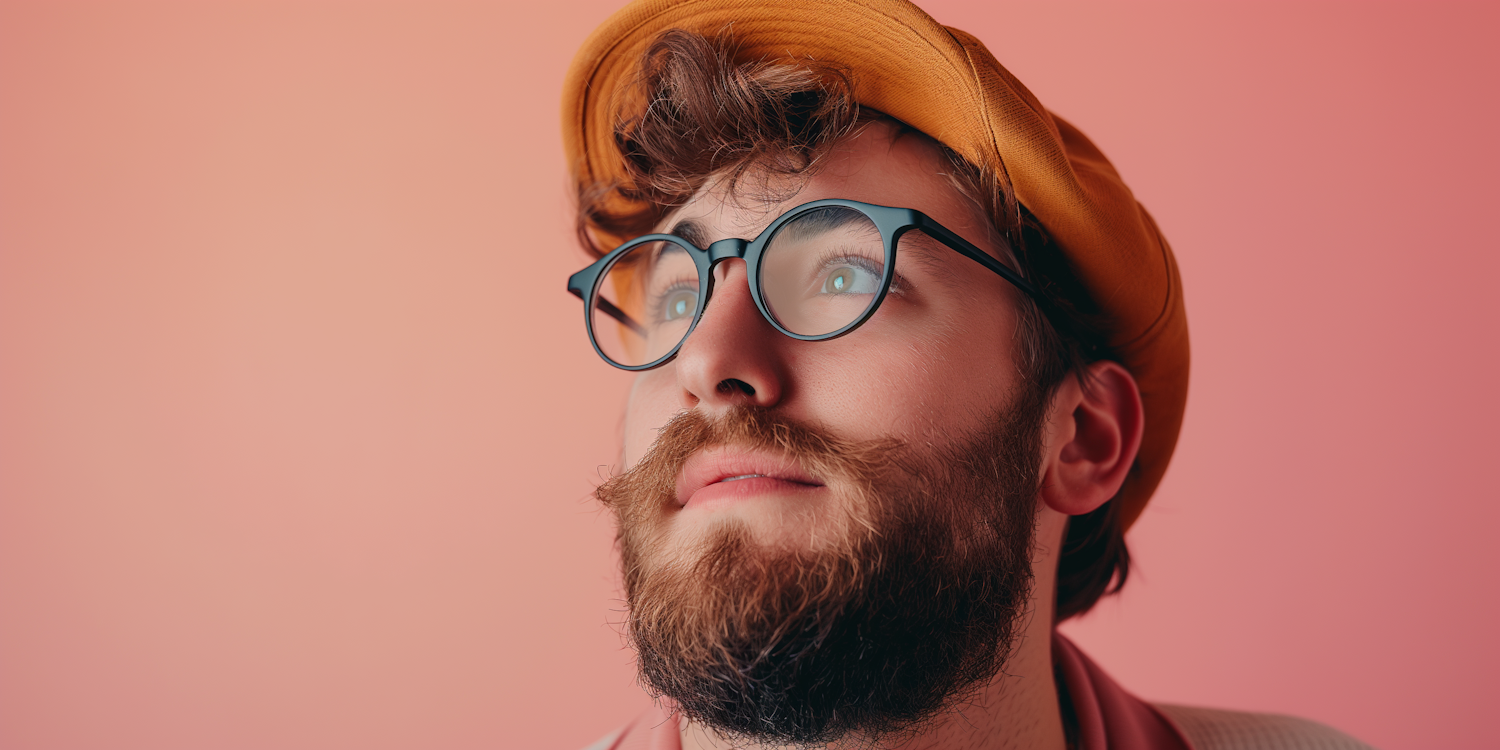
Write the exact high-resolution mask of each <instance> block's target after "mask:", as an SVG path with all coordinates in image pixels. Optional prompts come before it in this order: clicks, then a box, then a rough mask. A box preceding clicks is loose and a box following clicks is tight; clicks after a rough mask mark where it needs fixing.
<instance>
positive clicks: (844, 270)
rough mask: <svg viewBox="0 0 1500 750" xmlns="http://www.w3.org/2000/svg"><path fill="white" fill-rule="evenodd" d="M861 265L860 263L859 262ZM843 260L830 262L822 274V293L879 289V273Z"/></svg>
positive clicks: (863, 292) (848, 292)
mask: <svg viewBox="0 0 1500 750" xmlns="http://www.w3.org/2000/svg"><path fill="white" fill-rule="evenodd" d="M861 265H862V264H861ZM861 265H855V264H854V263H851V262H849V261H848V260H844V261H842V262H835V263H831V264H829V265H828V266H827V267H826V271H825V275H824V276H823V288H822V289H820V290H819V291H820V292H821V293H822V294H874V293H875V292H877V291H879V290H880V274H879V273H875V272H873V271H871V270H870V269H868V268H862V267H861Z"/></svg>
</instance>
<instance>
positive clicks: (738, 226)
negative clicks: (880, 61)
mask: <svg viewBox="0 0 1500 750" xmlns="http://www.w3.org/2000/svg"><path fill="white" fill-rule="evenodd" d="M951 169H952V168H951V165H950V164H949V161H948V159H947V158H946V157H945V156H944V155H943V154H942V152H941V151H940V150H939V147H938V146H937V144H936V142H934V141H933V140H932V139H930V138H927V137H926V136H924V135H922V134H920V133H917V132H915V131H907V132H905V133H903V132H901V131H900V129H899V126H897V125H896V124H895V123H892V122H889V121H884V120H877V121H872V122H868V123H865V124H864V125H862V126H861V127H860V128H859V129H858V130H857V131H856V132H855V133H854V134H852V135H850V136H849V137H847V138H845V139H843V140H842V141H840V142H839V143H838V144H836V145H835V146H834V148H833V149H832V150H831V151H830V152H829V153H828V154H826V155H825V156H824V158H823V159H821V160H820V161H819V163H818V164H817V165H816V166H815V168H814V169H812V170H811V171H810V173H809V174H805V175H798V176H776V177H767V176H765V175H764V174H763V173H762V174H758V173H756V172H755V171H754V170H751V171H750V172H748V173H746V175H745V176H743V177H742V178H741V179H740V180H739V182H738V183H736V184H735V185H733V186H732V188H733V189H731V186H730V185H729V184H727V181H725V180H722V179H720V180H710V182H709V184H707V185H706V186H705V187H704V188H703V189H701V190H699V191H698V193H697V194H696V195H694V196H693V198H692V200H690V201H688V202H687V204H685V205H684V206H682V207H681V208H679V209H678V210H676V211H673V212H672V213H671V214H668V215H667V217H665V218H664V219H663V221H662V222H661V225H660V226H659V227H658V231H667V232H672V233H673V234H678V235H679V236H682V237H683V238H684V239H687V240H689V241H691V242H693V243H694V244H696V245H699V246H700V247H706V246H707V245H708V244H710V243H713V242H715V241H717V240H721V239H725V238H729V237H740V238H744V239H749V238H752V237H754V236H756V235H757V234H759V233H760V232H761V230H763V229H765V227H766V226H767V225H768V224H770V223H771V222H772V221H773V220H774V219H775V218H776V217H777V216H780V215H781V214H782V213H784V212H785V211H787V210H788V209H791V208H794V207H796V206H798V205H801V204H803V203H807V202H809V201H815V200H822V199H824V198H846V199H849V200H857V201H862V202H865V203H874V204H877V205H882V206H899V207H902V208H915V209H917V210H918V211H921V212H923V213H925V214H927V215H928V216H930V217H932V218H933V219H935V220H937V222H938V223H940V224H942V225H943V226H945V227H948V228H949V229H951V230H953V231H955V232H957V233H958V234H960V235H962V236H963V237H964V238H965V239H968V240H969V241H970V242H973V243H975V244H977V245H979V246H980V247H981V248H983V249H984V250H985V251H987V252H989V253H990V254H992V255H996V256H997V257H1001V256H1000V253H999V252H998V250H999V248H998V247H997V245H998V244H999V240H998V238H997V237H995V236H994V234H995V233H994V229H993V227H992V225H991V224H990V222H989V221H988V220H987V219H986V218H985V217H984V216H983V214H982V212H981V211H980V210H979V208H978V207H977V206H975V205H974V203H973V201H972V200H970V199H969V198H967V197H966V196H965V195H964V194H963V193H962V192H961V191H960V190H959V189H958V188H957V186H956V185H955V184H954V183H953V181H952V178H951V177H950V176H949V172H950V171H951ZM923 244H925V243H923Z"/></svg>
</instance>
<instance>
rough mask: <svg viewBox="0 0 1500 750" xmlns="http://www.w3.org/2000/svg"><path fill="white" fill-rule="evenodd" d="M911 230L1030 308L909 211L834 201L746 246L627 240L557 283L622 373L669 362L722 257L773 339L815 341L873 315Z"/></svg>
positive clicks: (978, 254)
mask: <svg viewBox="0 0 1500 750" xmlns="http://www.w3.org/2000/svg"><path fill="white" fill-rule="evenodd" d="M913 229H915V230H918V231H920V232H921V233H922V234H925V235H927V236H928V237H931V238H932V239H935V240H937V241H938V242H940V243H942V244H943V245H946V246H947V247H949V248H951V249H953V250H954V251H956V252H958V253H959V254H960V255H963V256H964V257H966V258H969V259H971V260H973V261H974V262H976V263H978V264H980V265H982V266H984V267H985V268H988V269H989V270H991V271H994V272H995V273H997V274H999V275H1000V276H1001V277H1002V278H1004V279H1005V280H1006V281H1009V282H1010V283H1011V284H1013V285H1015V286H1016V288H1018V289H1020V290H1021V291H1023V292H1025V293H1026V294H1028V295H1031V296H1032V297H1033V298H1037V293H1036V290H1035V289H1034V288H1033V287H1032V286H1031V284H1030V283H1028V282H1027V281H1026V280H1025V279H1023V278H1021V276H1020V275H1019V274H1017V273H1016V272H1015V271H1012V270H1011V269H1010V268H1007V267H1006V266H1005V265H1004V264H1002V263H1001V262H1000V261H998V260H996V259H995V258H993V257H991V256H990V255H989V254H988V253H986V252H985V251H983V250H981V249H979V248H978V247H976V246H975V245H974V244H973V243H971V242H969V241H968V240H965V239H964V238H962V237H960V236H958V235H957V234H954V233H953V232H951V231H949V230H948V229H947V228H945V227H943V225H941V224H939V223H937V222H936V221H933V220H932V219H930V218H928V217H927V215H926V214H923V213H922V212H921V211H917V210H915V209H910V208H891V207H889V206H877V205H873V204H870V203H860V202H858V201H851V200H843V199H837V198H835V199H829V200H820V201H813V202H811V203H804V204H802V205H800V206H797V207H796V208H793V209H791V210H790V211H787V212H786V213H784V214H782V215H781V216H779V217H777V218H776V220H775V221H773V222H771V224H770V226H768V227H766V228H765V230H764V231H762V232H761V233H760V234H759V235H758V236H757V237H756V238H755V239H753V240H743V239H725V240H719V241H718V242H715V243H713V244H711V245H709V246H708V247H707V248H702V247H698V246H697V245H696V244H694V243H693V242H691V241H689V240H687V239H684V238H683V237H679V236H677V235H671V234H648V235H645V236H642V237H637V238H636V239H633V240H631V241H629V242H626V243H625V244H623V245H621V246H619V247H617V248H615V249H614V250H612V251H610V252H609V253H608V254H606V255H605V256H604V257H602V258H600V259H599V260H597V261H595V262H594V263H593V264H591V265H589V267H588V268H585V269H583V270H582V271H579V272H578V273H575V274H573V275H572V276H570V277H568V291H570V292H572V293H573V294H575V295H577V296H578V297H579V298H580V299H582V300H583V302H584V325H585V326H586V327H587V328H588V332H589V340H590V341H591V342H593V345H594V350H595V351H597V352H599V356H601V357H603V358H604V361H606V362H608V363H610V364H612V365H614V366H615V367H618V368H620V369H623V370H649V369H651V368H653V367H660V366H661V365H664V364H666V363H667V362H668V361H670V360H671V359H672V357H674V356H676V354H677V350H678V349H681V348H682V342H684V341H686V340H687V337H688V335H689V334H691V333H692V332H693V328H694V327H695V326H697V325H698V320H699V319H700V318H701V317H703V310H704V309H705V308H706V307H707V306H708V298H709V297H710V296H711V295H712V293H713V269H714V266H716V265H718V264H719V263H720V262H722V261H725V260H728V259H730V258H739V259H742V260H744V261H745V269H746V275H747V278H748V280H749V283H750V294H751V297H752V298H754V300H755V306H756V307H757V308H759V309H760V313H761V315H763V316H765V318H766V320H767V321H769V322H770V323H771V325H772V326H775V327H776V330H778V331H780V332H782V333H784V334H786V335H787V336H790V337H792V338H794V339H798V340H800V341H824V340H826V339H832V338H837V337H839V336H843V335H844V334H846V333H849V332H850V331H853V330H854V329H855V328H858V327H859V326H860V325H861V324H863V323H864V322H865V321H866V320H869V319H870V316H871V315H874V314H875V311H876V310H877V309H878V308H879V307H880V303H881V301H882V300H884V299H885V295H886V293H887V292H889V291H890V289H891V284H892V281H893V280H894V279H896V278H897V276H898V274H897V273H896V255H897V250H898V248H899V247H900V244H901V237H902V236H903V235H905V234H906V233H907V232H909V231H911V230H913ZM679 231H681V230H679ZM684 234H686V232H684Z"/></svg>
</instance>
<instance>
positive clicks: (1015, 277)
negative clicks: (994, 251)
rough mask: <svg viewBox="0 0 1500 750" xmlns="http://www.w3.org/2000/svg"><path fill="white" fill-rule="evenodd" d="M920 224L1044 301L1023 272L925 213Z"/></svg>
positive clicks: (1033, 296) (982, 264)
mask: <svg viewBox="0 0 1500 750" xmlns="http://www.w3.org/2000/svg"><path fill="white" fill-rule="evenodd" d="M918 226H919V228H920V229H921V230H922V231H923V232H926V233H927V234H929V235H931V236H933V237H935V238H937V239H938V240H939V241H941V242H942V243H943V244H944V245H947V246H948V247H951V248H953V250H954V251H956V252H957V253H958V254H959V255H962V256H964V257H966V258H968V259H970V260H972V261H974V262H976V263H978V264H979V265H981V266H984V267H985V268H988V269H990V270H991V271H994V272H995V273H997V274H999V275H1000V276H1001V278H1004V279H1005V280H1006V281H1009V282H1010V283H1011V284H1012V285H1014V286H1015V287H1016V288H1017V289H1020V290H1021V291H1023V292H1025V293H1026V294H1028V295H1030V296H1031V298H1032V299H1034V300H1036V301H1038V302H1041V301H1043V300H1042V296H1041V294H1039V293H1038V292H1037V290H1036V287H1034V286H1032V285H1031V282H1029V281H1027V280H1026V279H1024V278H1022V277H1021V274H1019V273H1016V272H1015V271H1013V270H1011V268H1010V267H1009V266H1007V265H1005V264H1004V263H1001V262H1000V261H998V260H995V258H994V257H993V256H991V255H990V254H989V253H987V252H985V251H983V250H981V249H979V248H978V247H976V246H975V245H974V244H973V243H971V242H969V241H968V240H966V239H964V238H962V237H960V236H958V235H957V234H954V233H953V232H951V231H949V230H948V228H947V227H945V226H943V225H942V224H939V223H937V222H936V221H933V220H932V219H930V218H928V217H927V216H926V215H925V214H924V215H922V216H921V220H920V221H919V222H918Z"/></svg>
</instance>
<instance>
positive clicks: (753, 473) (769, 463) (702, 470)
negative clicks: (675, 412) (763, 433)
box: [677, 448, 823, 508]
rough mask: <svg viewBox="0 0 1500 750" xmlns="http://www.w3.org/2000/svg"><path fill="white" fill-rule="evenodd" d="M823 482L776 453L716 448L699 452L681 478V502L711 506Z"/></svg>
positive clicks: (678, 482) (678, 488)
mask: <svg viewBox="0 0 1500 750" xmlns="http://www.w3.org/2000/svg"><path fill="white" fill-rule="evenodd" d="M822 486H823V483H822V482H820V481H818V480H817V479H816V478H814V477H813V476H811V475H809V474H808V473H807V472H805V471H803V470H802V467H801V466H799V465H798V464H797V462H796V461H794V460H792V459H791V458H788V457H785V456H777V455H774V454H767V453H759V452H745V451H735V450H732V449H724V448H713V449H710V450H706V451H701V452H699V453H695V454H694V455H693V456H692V457H691V458H689V459H688V461H687V464H686V465H684V466H683V467H682V473H681V474H680V475H679V476H678V478H677V502H678V504H679V505H681V506H682V507H684V508H687V507H710V506H715V505H720V504H723V503H726V502H734V501H737V500H743V499H748V498H749V497H751V496H755V495H763V494H767V493H778V494H790V493H798V492H805V491H807V490H813V489H818V488H821V487H822Z"/></svg>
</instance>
